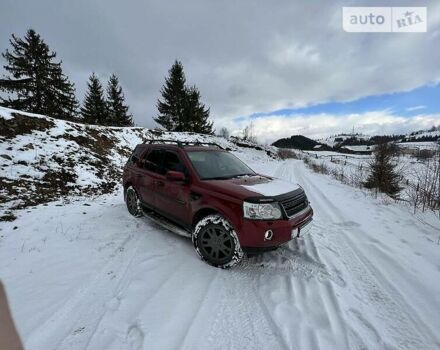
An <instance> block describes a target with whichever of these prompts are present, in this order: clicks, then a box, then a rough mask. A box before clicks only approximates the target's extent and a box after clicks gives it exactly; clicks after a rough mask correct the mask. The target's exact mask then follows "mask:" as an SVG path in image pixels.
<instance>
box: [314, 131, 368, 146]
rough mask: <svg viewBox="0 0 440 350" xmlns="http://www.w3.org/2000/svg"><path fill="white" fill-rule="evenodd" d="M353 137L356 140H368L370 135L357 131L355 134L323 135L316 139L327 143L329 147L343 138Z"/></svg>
mask: <svg viewBox="0 0 440 350" xmlns="http://www.w3.org/2000/svg"><path fill="white" fill-rule="evenodd" d="M353 137H354V138H356V139H358V140H369V139H370V137H371V136H369V135H364V134H359V133H357V134H340V135H333V136H328V137H324V138H321V139H318V140H316V141H318V142H320V143H323V144H325V145H328V146H330V147H335V146H336V145H337V144H339V143H341V142H343V141H344V140H347V139H351V138H353Z"/></svg>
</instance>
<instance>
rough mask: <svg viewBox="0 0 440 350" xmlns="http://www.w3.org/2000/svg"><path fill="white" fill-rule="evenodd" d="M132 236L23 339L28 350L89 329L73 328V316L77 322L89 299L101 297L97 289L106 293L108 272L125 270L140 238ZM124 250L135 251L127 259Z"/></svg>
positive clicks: (55, 344)
mask: <svg viewBox="0 0 440 350" xmlns="http://www.w3.org/2000/svg"><path fill="white" fill-rule="evenodd" d="M133 238H134V235H132V234H130V235H128V236H127V237H126V238H125V240H124V241H123V242H122V243H121V244H120V245H119V246H118V247H117V248H116V249H115V250H114V253H113V254H112V255H113V257H112V258H110V259H109V260H108V262H107V263H106V264H105V265H104V267H103V268H102V269H101V270H100V271H99V272H98V273H97V274H96V275H95V276H94V277H93V278H92V279H91V280H90V281H89V282H88V283H87V284H86V285H84V286H82V287H80V288H79V289H78V290H77V291H76V292H75V294H74V295H73V296H71V297H70V298H69V299H68V300H67V301H66V302H65V303H64V305H63V306H62V307H61V308H60V309H59V310H58V311H57V312H56V313H55V314H54V315H52V317H50V318H49V319H48V320H46V321H45V322H44V323H43V324H42V325H41V326H39V327H38V328H37V329H35V330H34V331H33V332H32V334H31V335H30V337H29V339H28V340H27V341H26V348H27V349H59V348H60V344H61V343H62V342H63V341H64V339H65V338H66V337H69V335H79V334H81V336H83V335H84V333H86V332H88V331H89V330H86V329H85V328H83V327H79V328H77V329H74V328H72V327H74V322H72V319H73V320H74V321H77V320H78V319H79V316H78V311H79V310H82V309H84V307H85V305H86V304H87V303H88V302H90V301H96V300H95V296H96V295H97V297H98V298H100V296H101V295H102V294H100V293H97V292H98V291H99V292H102V293H103V294H106V293H108V290H107V286H108V284H109V283H110V282H109V279H114V278H112V276H110V275H109V272H110V271H113V272H114V271H117V272H118V273H119V272H121V271H125V270H126V269H127V267H128V265H129V264H130V262H131V260H132V259H133V257H134V255H135V253H136V246H137V242H138V241H139V237H138V238H137V239H135V240H133ZM125 250H128V251H132V250H133V251H134V253H133V254H132V255H131V256H130V257H129V258H128V259H124V257H125V256H126V254H125ZM124 260H125V261H124ZM118 280H119V279H116V280H115V281H113V282H111V283H110V284H112V285H114V284H116V283H117V281H118ZM106 291H107V292H106ZM91 306H93V305H91ZM80 315H81V314H80Z"/></svg>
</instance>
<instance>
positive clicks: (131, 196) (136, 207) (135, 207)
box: [125, 186, 142, 217]
mask: <svg viewBox="0 0 440 350" xmlns="http://www.w3.org/2000/svg"><path fill="white" fill-rule="evenodd" d="M125 203H126V204H127V209H128V212H129V213H130V214H131V215H133V216H136V217H139V216H142V208H141V203H140V201H139V197H138V195H137V193H136V191H135V189H134V188H133V186H130V187H129V188H127V191H126V193H125Z"/></svg>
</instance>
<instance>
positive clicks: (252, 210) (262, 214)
mask: <svg viewBox="0 0 440 350" xmlns="http://www.w3.org/2000/svg"><path fill="white" fill-rule="evenodd" d="M243 212H244V217H245V218H247V219H254V220H275V219H281V208H280V205H279V204H278V203H277V202H274V203H249V202H243Z"/></svg>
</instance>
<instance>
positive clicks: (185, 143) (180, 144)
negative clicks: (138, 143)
mask: <svg viewBox="0 0 440 350" xmlns="http://www.w3.org/2000/svg"><path fill="white" fill-rule="evenodd" d="M144 143H148V144H155V143H164V144H166V143H174V144H176V145H177V146H178V147H180V148H183V147H184V146H203V145H206V146H215V147H218V148H220V149H224V148H223V147H222V146H220V145H219V144H217V143H215V142H200V141H179V140H169V139H158V140H152V139H151V140H145V142H144Z"/></svg>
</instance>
